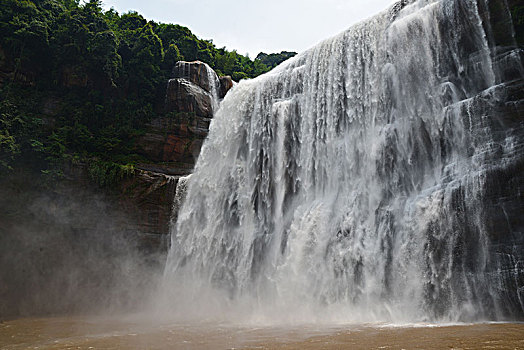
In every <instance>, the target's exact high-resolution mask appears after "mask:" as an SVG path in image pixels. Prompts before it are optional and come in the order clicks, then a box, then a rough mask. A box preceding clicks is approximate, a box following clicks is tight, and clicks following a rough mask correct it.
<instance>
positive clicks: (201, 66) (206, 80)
mask: <svg viewBox="0 0 524 350" xmlns="http://www.w3.org/2000/svg"><path fill="white" fill-rule="evenodd" d="M173 77H174V78H181V79H185V80H187V81H189V82H191V83H193V84H195V85H197V86H199V87H201V88H202V89H204V90H205V91H206V92H209V93H213V91H216V90H217V89H218V85H219V81H218V76H217V74H216V73H215V71H214V70H213V69H211V67H209V66H208V65H207V64H205V63H203V62H200V61H194V62H186V61H178V62H177V63H176V65H175V67H174V68H173Z"/></svg>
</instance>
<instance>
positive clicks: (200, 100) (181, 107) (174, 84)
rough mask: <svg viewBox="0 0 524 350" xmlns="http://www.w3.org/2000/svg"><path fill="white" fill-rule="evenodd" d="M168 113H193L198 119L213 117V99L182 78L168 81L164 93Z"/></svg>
mask: <svg viewBox="0 0 524 350" xmlns="http://www.w3.org/2000/svg"><path fill="white" fill-rule="evenodd" d="M166 110H167V111H168V112H187V113H194V114H195V115H197V116H199V117H205V118H210V117H212V115H213V97H212V96H211V94H210V93H209V92H206V91H205V90H204V89H203V88H201V87H200V86H198V85H196V84H193V83H192V82H190V81H187V80H185V79H182V78H175V79H171V80H169V83H168V84H167V92H166Z"/></svg>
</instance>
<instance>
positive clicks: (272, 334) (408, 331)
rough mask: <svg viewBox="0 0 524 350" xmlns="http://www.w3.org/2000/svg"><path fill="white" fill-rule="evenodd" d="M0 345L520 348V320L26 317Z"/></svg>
mask: <svg viewBox="0 0 524 350" xmlns="http://www.w3.org/2000/svg"><path fill="white" fill-rule="evenodd" d="M148 323H149V324H148ZM0 348H1V349H151V350H152V349H159V350H160V349H190V350H192V349H286V350H291V349H306V350H307V349H524V324H515V323H497V324H493V323H491V324H474V325H453V326H431V325H423V324H415V325H407V326H390V325H381V324H362V325H345V326H341V325H337V326H332V327H329V326H313V325H307V326H290V327H245V326H231V325H229V326H228V325H216V324H215V325H212V324H189V325H188V324H166V323H164V324H157V323H155V322H147V321H144V320H137V319H136V318H135V319H133V318H118V319H117V318H100V317H98V318H92V317H91V318H88V317H57V318H28V319H18V320H12V321H6V322H2V323H0Z"/></svg>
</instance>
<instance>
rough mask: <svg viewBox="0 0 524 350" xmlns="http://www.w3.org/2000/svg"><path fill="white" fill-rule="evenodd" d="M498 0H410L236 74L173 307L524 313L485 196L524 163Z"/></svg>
mask: <svg viewBox="0 0 524 350" xmlns="http://www.w3.org/2000/svg"><path fill="white" fill-rule="evenodd" d="M487 4H488V1H482V0H478V1H475V0H460V1H459V0H441V1H435V0H420V1H402V2H400V3H398V4H396V5H394V6H393V7H392V8H390V9H389V10H387V11H385V12H383V13H381V14H379V15H377V16H375V17H373V18H371V19H369V20H366V21H364V22H362V23H359V24H357V25H355V26H353V27H351V28H350V29H348V30H347V31H345V32H343V33H341V34H340V35H338V36H335V37H333V38H331V39H328V40H326V41H324V42H322V43H320V44H319V45H317V46H315V47H313V48H312V49H310V50H308V51H306V52H304V53H302V54H301V55H299V56H296V57H294V58H292V59H290V60H288V61H286V62H285V63H284V64H282V65H280V66H279V67H277V68H276V69H275V70H273V71H271V72H269V73H268V74H265V75H263V76H261V77H259V78H257V79H253V80H247V81H242V82H240V84H238V85H236V86H235V87H234V88H233V90H232V91H231V92H230V93H228V95H227V96H226V98H225V99H224V101H223V102H222V104H221V106H220V108H219V110H218V113H217V114H216V115H215V117H214V119H213V121H212V123H211V127H210V134H209V136H208V139H207V140H206V142H205V144H204V146H203V148H202V152H201V155H200V158H199V160H198V163H197V165H196V168H195V172H194V174H193V175H192V177H191V180H190V181H189V182H188V191H187V197H186V199H185V202H184V204H183V206H182V208H181V210H180V212H179V215H178V221H177V224H176V229H174V230H173V231H172V244H171V250H170V252H169V256H168V262H167V266H166V271H165V280H164V289H165V291H166V293H167V294H168V298H169V301H168V302H167V303H168V304H170V305H172V306H173V310H172V312H174V313H176V312H180V313H186V314H187V313H193V314H194V315H195V317H199V318H202V317H205V318H208V317H211V316H210V315H212V314H213V313H214V315H215V316H216V315H218V314H220V313H224V316H223V317H224V318H225V319H231V318H232V317H233V316H231V315H233V313H235V312H236V313H237V314H236V315H240V314H242V315H244V316H245V315H249V317H251V319H256V320H268V321H271V320H282V321H297V322H301V321H306V322H312V321H319V322H320V321H343V322H347V321H358V322H367V321H386V322H387V321H459V320H479V319H503V318H504V317H506V316H508V315H515V314H516V315H522V314H523V312H524V292H523V290H524V289H523V288H522V285H519V284H518V283H519V282H515V283H516V284H515V285H510V284H511V283H513V282H508V281H509V280H510V279H511V278H514V279H515V281H517V280H518V279H519V278H520V280H521V281H522V278H523V277H522V276H524V273H523V270H524V264H523V263H522V261H521V260H518V259H519V256H518V254H516V255H512V256H511V257H508V256H509V255H508V254H509V253H508V254H506V255H504V254H505V253H504V254H499V255H497V252H499V253H500V250H497V249H498V248H497V247H496V244H497V242H498V241H497V239H495V238H494V234H493V232H495V231H496V230H498V229H500V230H505V228H502V227H500V228H493V227H492V226H490V225H491V224H490V223H492V221H490V220H489V215H490V214H489V213H488V211H489V208H488V204H487V202H489V200H488V199H489V198H491V197H489V193H488V192H490V190H489V189H490V188H491V187H490V186H492V184H491V181H492V180H493V179H494V176H495V175H493V174H495V173H499V174H501V173H505V172H506V171H508V169H512V168H515V169H517V170H516V171H519V169H522V154H523V150H524V141H523V139H524V138H523V136H522V135H523V124H522V121H521V119H522V117H521V116H522V115H521V116H520V119H519V117H518V116H517V117H516V118H514V119H511V118H506V117H504V116H503V115H502V114H501V113H500V112H499V109H497V108H498V107H497V106H499V105H500V104H501V103H502V104H504V103H505V101H506V100H508V95H509V92H508V91H509V89H510V88H511V86H512V85H511V84H517V83H518V82H522V78H523V76H524V69H523V68H522V61H521V57H522V56H521V55H522V50H520V49H518V47H517V46H516V45H513V47H509V46H508V47H506V48H505V52H504V55H500V54H499V51H500V48H499V47H496V46H495V44H494V43H493V40H492V39H490V36H491V35H492V33H491V32H490V30H491V29H490V27H489V23H487V20H486V16H487V15H486V13H487V12H486V8H487ZM509 70H511V71H509ZM510 81H511V82H510ZM515 82H517V83H515ZM520 86H521V87H522V84H521V85H520ZM501 101H502V102H501ZM515 108H517V107H515ZM518 108H520V110H519V111H522V107H518ZM518 113H520V112H518ZM504 118H506V119H504ZM520 174H521V175H517V180H516V181H517V184H522V180H521V179H520V180H519V178H522V172H520ZM512 179H513V178H512ZM501 181H502V180H501ZM508 181H509V180H508ZM511 181H513V180H511ZM519 181H520V182H519ZM522 188H524V187H522ZM522 188H520V190H522ZM520 190H518V191H520ZM520 200H522V198H521V199H520ZM521 208H522V207H521ZM517 210H518V209H517ZM508 220H509V221H511V220H510V219H508ZM509 221H508V222H509ZM508 225H509V224H508ZM519 229H522V227H520V228H519V227H513V233H514V234H515V232H516V234H519V231H518V230H519ZM520 236H522V232H521V231H520ZM521 240H522V239H521ZM515 249H516V248H515ZM515 249H514V250H515ZM517 250H518V249H517ZM501 255H504V256H506V258H504V257H502V256H501ZM510 255H511V254H510ZM520 255H522V253H520ZM504 259H506V260H504ZM508 259H509V260H508ZM512 259H513V260H512ZM515 259H517V260H516V261H515ZM510 260H511V261H510ZM511 262H513V265H512V263H511ZM508 266H509V267H508ZM511 266H514V270H511V268H510V267H511ZM504 271H506V272H504ZM508 276H509V277H508ZM512 276H513V277H512ZM519 288H520V290H519ZM510 289H511V290H510ZM508 309H511V310H508ZM217 317H218V316H217ZM246 317H247V316H246ZM521 317H522V316H521Z"/></svg>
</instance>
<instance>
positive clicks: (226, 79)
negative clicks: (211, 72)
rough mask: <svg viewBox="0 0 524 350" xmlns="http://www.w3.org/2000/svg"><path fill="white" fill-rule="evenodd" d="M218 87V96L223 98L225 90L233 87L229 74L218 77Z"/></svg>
mask: <svg viewBox="0 0 524 350" xmlns="http://www.w3.org/2000/svg"><path fill="white" fill-rule="evenodd" d="M219 81H220V89H219V90H218V97H219V98H224V96H226V94H227V92H228V91H229V90H230V89H231V88H232V87H233V79H232V78H231V76H229V75H226V76H222V77H220V78H219Z"/></svg>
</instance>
